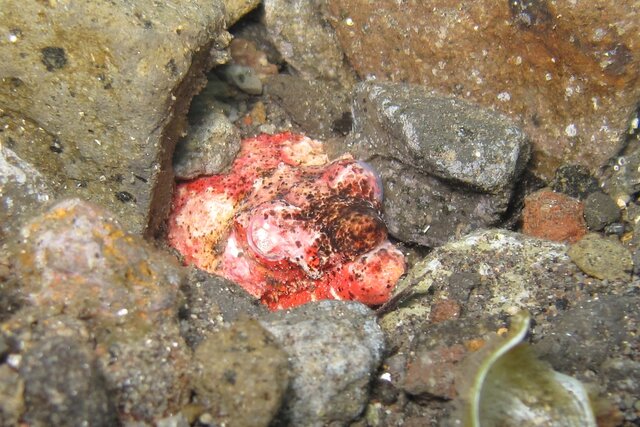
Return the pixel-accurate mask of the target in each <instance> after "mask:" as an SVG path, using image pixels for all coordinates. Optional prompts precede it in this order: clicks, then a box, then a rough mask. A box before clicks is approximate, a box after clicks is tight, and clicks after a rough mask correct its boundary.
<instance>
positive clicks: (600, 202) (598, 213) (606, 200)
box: [584, 191, 620, 231]
mask: <svg viewBox="0 0 640 427" xmlns="http://www.w3.org/2000/svg"><path fill="white" fill-rule="evenodd" d="M584 219H585V221H586V222H587V227H589V229H590V230H594V231H600V230H602V229H603V228H604V227H605V226H607V225H608V224H611V223H613V222H616V221H618V220H619V219H620V208H619V207H618V205H616V202H614V201H613V199H612V198H611V197H609V195H607V194H604V193H603V192H601V191H596V192H595V193H591V194H590V195H589V196H587V198H586V200H585V201H584Z"/></svg>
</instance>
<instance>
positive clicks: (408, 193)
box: [369, 157, 508, 247]
mask: <svg viewBox="0 0 640 427" xmlns="http://www.w3.org/2000/svg"><path fill="white" fill-rule="evenodd" d="M369 163H371V165H372V166H373V167H374V169H375V170H376V171H377V172H378V173H379V174H380V177H381V178H382V182H383V186H384V201H383V203H384V215H385V223H386V224H387V228H388V229H389V233H390V234H391V235H393V236H394V237H396V238H398V239H400V240H402V241H405V242H415V243H419V244H421V245H425V246H430V247H434V246H440V245H442V244H444V243H446V242H447V241H449V240H450V239H451V238H454V237H460V236H462V235H464V234H467V233H469V232H471V231H473V230H475V229H478V228H483V227H487V226H490V225H493V224H496V223H498V222H499V221H500V213H502V212H504V211H505V210H506V209H507V206H508V199H507V198H506V197H504V196H500V197H496V196H494V195H490V194H483V193H478V192H473V191H468V190H465V189H461V188H456V187H455V186H452V185H450V184H447V183H446V182H443V181H440V180H438V179H437V178H433V177H430V176H428V175H425V174H422V173H420V172H418V171H416V170H415V169H412V168H408V167H407V166H405V165H403V164H402V163H400V162H399V161H395V160H388V159H384V158H381V157H376V158H374V159H372V160H371V161H370V162H369Z"/></svg>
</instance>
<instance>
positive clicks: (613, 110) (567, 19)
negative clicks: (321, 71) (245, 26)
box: [326, 0, 640, 178]
mask: <svg viewBox="0 0 640 427" xmlns="http://www.w3.org/2000/svg"><path fill="white" fill-rule="evenodd" d="M326 16H327V19H328V20H329V22H330V23H331V25H332V26H333V27H334V28H335V30H336V34H337V38H338V40H339V41H340V45H341V46H342V48H343V49H344V51H345V54H346V56H347V57H348V59H349V61H350V62H351V64H352V65H353V67H354V68H355V70H356V71H357V72H358V74H359V76H360V77H361V78H365V77H367V76H375V77H376V78H377V79H379V80H381V79H382V80H393V81H406V82H410V83H421V84H424V85H425V86H426V87H428V88H431V89H434V90H437V91H438V92H440V93H445V94H452V95H456V96H459V97H461V98H464V99H467V100H471V101H475V102H478V103H480V104H482V105H484V106H490V107H493V108H495V109H497V110H499V111H502V112H505V113H507V114H509V115H511V116H512V117H513V118H515V119H516V120H519V122H520V124H521V126H522V127H523V130H524V131H525V132H526V133H527V134H528V135H529V136H530V137H531V138H532V142H533V147H534V164H533V167H534V170H535V172H536V173H537V174H538V175H540V176H544V177H546V178H551V177H552V176H553V172H554V170H555V169H556V168H557V167H558V166H559V165H560V164H562V163H568V162H571V163H580V164H582V165H584V166H587V167H588V168H590V169H591V170H597V168H598V167H600V166H601V165H602V164H603V163H604V162H605V161H606V160H607V159H608V158H609V157H610V156H612V155H614V154H615V153H616V151H617V150H618V148H619V146H620V143H621V142H622V141H621V137H622V136H623V134H624V133H625V132H626V130H627V129H628V127H629V121H630V120H631V118H632V116H633V115H634V114H635V110H636V108H637V104H638V101H639V99H640V85H638V69H639V67H640V54H639V53H638V51H637V49H635V48H634V46H637V45H638V44H639V43H640V29H639V25H640V24H639V23H640V19H638V17H639V16H640V6H638V4H637V3H636V2H635V1H624V2H616V3H612V2H609V1H605V0H598V1H577V2H546V1H545V2H529V1H526V2H525V1H515V2H506V1H504V2H499V3H496V2H494V1H491V0H483V1H479V2H474V3H473V4H464V5H463V4H453V5H452V4H451V3H450V2H447V1H444V0H429V1H424V2H409V3H406V2H397V1H395V0H384V1H379V2H368V3H366V2H361V1H358V0H330V1H328V5H327V15H326Z"/></svg>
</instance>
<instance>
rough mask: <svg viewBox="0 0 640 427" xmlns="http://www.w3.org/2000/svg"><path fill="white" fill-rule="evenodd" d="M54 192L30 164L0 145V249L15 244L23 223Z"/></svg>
mask: <svg viewBox="0 0 640 427" xmlns="http://www.w3.org/2000/svg"><path fill="white" fill-rule="evenodd" d="M54 195H55V190H54V189H53V188H52V187H51V185H50V184H49V183H48V180H47V179H46V178H45V177H44V176H43V175H42V174H41V173H40V172H38V171H37V170H36V169H35V168H34V167H33V166H32V165H31V164H29V163H27V162H25V161H24V160H22V159H21V158H20V157H18V155H17V154H16V153H15V152H14V151H13V150H11V149H10V148H9V147H8V146H6V145H4V144H0V203H1V204H2V211H0V246H1V247H3V249H4V250H6V247H5V244H6V243H7V240H12V241H15V239H16V235H17V234H18V231H19V230H20V227H21V226H22V223H23V222H24V221H27V220H28V219H29V218H30V217H31V216H33V215H34V214H35V213H37V212H38V209H39V208H40V207H41V206H43V205H44V204H45V203H47V202H49V201H50V200H52V199H53V198H54Z"/></svg>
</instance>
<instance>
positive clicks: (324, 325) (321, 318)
mask: <svg viewBox="0 0 640 427" xmlns="http://www.w3.org/2000/svg"><path fill="white" fill-rule="evenodd" d="M261 323H262V325H263V326H264V327H265V328H266V329H267V330H268V331H269V332H271V333H272V334H273V335H274V336H275V338H276V341H277V342H278V343H279V344H280V345H281V346H282V348H283V349H284V350H285V351H286V352H287V353H288V354H289V356H290V361H291V369H292V374H293V380H292V383H291V395H289V396H288V400H287V401H286V402H285V407H284V409H283V411H284V414H283V417H284V419H285V422H288V423H290V424H291V425H302V424H304V425H314V426H316V425H317V426H320V425H326V424H330V423H332V422H336V423H340V424H346V423H348V422H349V421H351V420H352V419H354V418H355V417H356V416H358V415H359V414H360V412H361V411H362V410H363V409H364V406H365V404H366V402H367V397H368V385H369V381H370V379H371V375H372V373H373V372H375V370H376V369H377V368H378V364H379V363H380V360H381V357H382V353H383V351H384V339H383V335H382V331H381V330H380V327H379V326H378V324H377V323H376V320H375V317H374V316H373V312H372V311H370V310H369V309H368V308H367V307H366V306H364V305H362V304H360V303H355V302H343V301H320V302H317V303H309V304H306V305H303V306H301V307H299V308H297V309H293V310H287V311H279V312H274V313H272V314H271V315H270V316H269V317H268V318H266V319H264V320H262V321H261Z"/></svg>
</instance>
